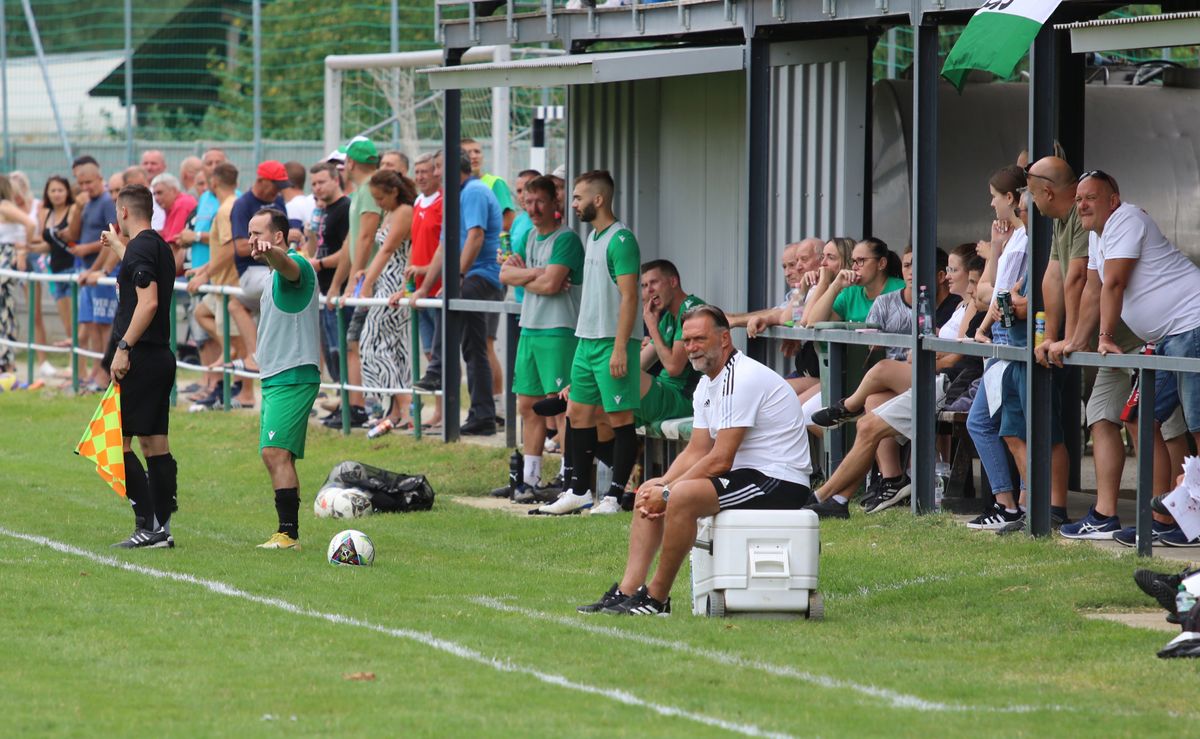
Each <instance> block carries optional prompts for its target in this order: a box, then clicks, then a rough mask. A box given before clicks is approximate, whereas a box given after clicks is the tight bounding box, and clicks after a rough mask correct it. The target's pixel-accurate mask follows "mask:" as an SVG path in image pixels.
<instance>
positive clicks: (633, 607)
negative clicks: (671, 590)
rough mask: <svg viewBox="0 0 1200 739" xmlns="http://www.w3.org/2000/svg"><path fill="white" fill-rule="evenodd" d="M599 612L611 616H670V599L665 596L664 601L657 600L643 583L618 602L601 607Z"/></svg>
mask: <svg viewBox="0 0 1200 739" xmlns="http://www.w3.org/2000/svg"><path fill="white" fill-rule="evenodd" d="M601 613H607V614H610V615H613V616H670V615H671V599H670V598H667V600H666V601H665V602H664V601H661V600H658V599H656V598H654V597H652V596H651V595H650V591H649V590H647V589H646V586H645V585H643V586H642V587H640V588H638V589H637V590H636V591H635V592H634V594H633V595H631V596H629V597H628V598H626V599H625V600H623V601H621V602H620V603H617V604H616V605H612V606H608V607H607V608H603V609H601Z"/></svg>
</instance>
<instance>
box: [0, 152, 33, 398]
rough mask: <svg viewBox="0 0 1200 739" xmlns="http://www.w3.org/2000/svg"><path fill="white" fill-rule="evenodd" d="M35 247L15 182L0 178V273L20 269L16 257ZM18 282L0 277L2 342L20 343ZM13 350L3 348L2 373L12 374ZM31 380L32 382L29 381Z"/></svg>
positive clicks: (0, 353) (0, 354)
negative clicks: (14, 192)
mask: <svg viewBox="0 0 1200 739" xmlns="http://www.w3.org/2000/svg"><path fill="white" fill-rule="evenodd" d="M30 243H33V219H32V218H30V217H29V216H28V215H27V214H26V213H25V211H24V210H22V209H21V208H20V207H18V206H17V204H16V202H14V199H13V186H12V182H11V181H10V180H9V179H8V177H6V176H5V175H0V269H17V254H18V251H20V252H21V253H22V254H23V253H24V251H25V245H26V244H30ZM20 287H21V284H20V283H18V282H17V281H16V280H15V279H12V278H10V277H0V338H3V339H8V340H9V341H16V339H17V290H18V289H19V288H20ZM14 369H16V366H15V365H14V363H13V349H12V347H11V346H8V345H6V344H0V371H2V372H12V371H13V370H14ZM29 379H30V380H32V379H33V378H29Z"/></svg>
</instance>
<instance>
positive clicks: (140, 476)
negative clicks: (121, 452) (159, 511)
mask: <svg viewBox="0 0 1200 739" xmlns="http://www.w3.org/2000/svg"><path fill="white" fill-rule="evenodd" d="M125 495H126V497H128V498H129V503H130V505H132V506H133V517H134V518H135V519H137V527H138V528H139V529H152V528H154V497H153V496H152V495H151V494H150V484H149V483H148V482H147V481H146V470H144V469H142V460H140V459H138V455H136V454H134V453H133V452H132V451H129V452H125Z"/></svg>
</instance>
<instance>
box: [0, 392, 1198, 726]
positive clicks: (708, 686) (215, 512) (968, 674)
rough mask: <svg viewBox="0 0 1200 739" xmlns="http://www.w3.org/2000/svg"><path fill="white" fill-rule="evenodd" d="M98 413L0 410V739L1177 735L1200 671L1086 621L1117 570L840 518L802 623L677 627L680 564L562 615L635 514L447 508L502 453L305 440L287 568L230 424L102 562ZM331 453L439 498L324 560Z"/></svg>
mask: <svg viewBox="0 0 1200 739" xmlns="http://www.w3.org/2000/svg"><path fill="white" fill-rule="evenodd" d="M95 402H96V397H95V396H93V397H91V398H83V399H66V398H43V397H42V396H40V395H38V394H23V393H13V394H7V395H3V396H0V444H2V447H3V450H4V457H3V458H4V469H5V470H6V471H7V472H8V474H7V475H6V478H7V480H8V484H7V485H6V486H5V487H4V491H3V493H0V500H2V505H0V583H2V592H3V607H2V608H0V655H3V658H2V659H0V716H3V718H2V719H0V725H2V726H3V727H4V728H3V730H2V733H3V734H4V735H5V736H26V735H28V736H87V737H92V736H123V735H132V734H134V733H151V732H152V733H153V734H155V735H163V736H232V735H241V736H273V735H285V734H286V735H289V736H291V735H311V736H333V735H344V736H396V735H415V736H468V735H503V736H516V735H532V736H564V735H570V736H575V735H597V736H612V735H645V734H653V735H684V734H686V735H710V734H711V735H723V734H728V733H731V732H740V733H745V734H755V733H761V734H778V735H795V736H812V735H826V736H829V735H833V736H861V735H902V736H918V735H919V736H947V735H966V734H971V735H1017V734H1024V735H1059V736H1066V735H1084V734H1086V735H1104V736H1114V735H1129V736H1133V735H1138V736H1142V735H1174V736H1186V735H1192V734H1191V732H1193V731H1198V732H1200V720H1198V719H1200V708H1198V707H1197V701H1196V687H1195V681H1196V679H1197V672H1198V670H1197V667H1198V665H1197V663H1195V662H1192V661H1188V660H1175V661H1162V660H1159V659H1157V658H1156V657H1155V656H1154V653H1155V651H1157V649H1159V648H1160V647H1161V646H1162V645H1163V644H1164V643H1166V641H1167V640H1168V639H1169V638H1170V634H1167V633H1164V632H1153V631H1149V630H1142V629H1134V628H1130V627H1127V626H1122V625H1118V624H1113V623H1107V622H1099V621H1094V620H1089V619H1086V618H1085V617H1084V616H1083V614H1084V613H1086V612H1088V611H1095V610H1116V611H1120V610H1135V609H1150V608H1151V607H1152V604H1151V603H1150V601H1149V600H1148V599H1147V598H1145V597H1144V596H1143V595H1142V594H1141V593H1140V591H1138V590H1137V589H1136V587H1135V586H1134V585H1133V582H1132V579H1131V577H1130V575H1131V573H1132V571H1133V569H1134V568H1135V567H1136V566H1137V563H1136V561H1135V559H1134V557H1133V556H1132V555H1126V556H1120V557H1114V556H1112V555H1111V554H1109V553H1107V552H1103V551H1100V550H1097V549H1095V548H1092V547H1090V546H1088V545H1086V544H1083V545H1080V544H1067V543H1062V542H1056V541H1030V540H1028V539H1025V538H1022V537H1007V538H1004V539H1001V538H1000V537H996V536H993V535H990V534H983V533H978V532H971V531H968V530H966V529H964V528H962V527H960V526H958V525H956V524H954V522H953V521H951V520H950V519H949V518H945V517H931V518H924V519H921V520H915V519H914V518H913V517H911V516H910V515H909V514H908V513H906V512H904V511H895V512H888V513H886V514H881V515H880V516H879V517H872V518H869V519H868V518H867V517H865V516H862V515H857V514H856V515H855V517H854V518H853V519H852V520H851V521H849V522H841V521H838V522H832V523H828V524H827V525H823V530H822V538H823V545H824V549H823V555H824V556H823V557H822V561H821V567H822V571H821V579H822V585H821V589H822V591H823V592H824V593H825V597H826V620H825V621H824V622H820V623H817V622H808V621H804V620H798V621H764V620H748V619H728V620H710V619H705V618H696V617H693V616H691V615H690V608H689V607H688V594H689V585H688V578H687V571H686V568H685V570H684V573H683V574H682V575H681V578H680V582H679V583H677V584H676V587H675V592H674V595H675V599H676V614H675V615H674V616H672V617H671V618H669V619H623V620H621V619H614V618H611V617H606V616H593V617H584V616H579V615H576V614H575V612H574V606H575V605H577V604H579V603H583V602H587V601H590V600H592V599H594V598H595V597H596V596H597V595H599V594H600V592H602V591H603V590H604V589H605V588H606V587H608V585H609V584H610V583H611V582H612V581H613V580H614V579H615V578H616V576H617V574H618V573H619V571H620V569H621V566H622V563H623V558H624V549H625V541H626V531H627V528H628V517H627V516H614V517H606V518H604V519H596V520H591V519H588V518H586V517H573V518H568V519H543V518H539V517H523V518H522V517H516V516H512V515H508V514H505V513H500V512H489V511H482V510H477V509H473V508H470V507H467V506H463V505H459V504H456V503H454V502H452V501H451V500H450V497H451V496H455V495H478V494H481V493H482V491H485V490H487V489H490V488H491V487H494V486H495V485H497V484H500V483H501V482H502V481H503V479H504V476H505V456H506V455H505V452H504V451H503V450H487V449H481V448H478V447H474V446H468V445H455V446H444V445H442V444H441V443H440V442H436V441H425V442H423V443H417V442H415V441H413V440H412V439H411V438H404V437H396V436H393V437H385V438H383V439H380V440H378V441H374V442H368V441H366V440H365V439H364V438H363V437H361V436H356V437H354V438H352V439H349V440H346V439H343V438H342V437H341V436H339V435H337V434H334V433H332V432H327V431H325V430H321V429H316V428H313V429H312V430H311V432H310V436H309V457H308V458H307V459H305V460H304V461H303V462H301V463H300V468H299V469H300V478H301V484H302V498H303V501H304V502H303V504H302V507H301V536H302V541H303V542H304V543H305V545H306V549H305V550H304V551H303V552H302V553H299V554H297V553H293V552H266V551H261V550H256V549H255V548H254V545H255V544H258V543H260V542H261V541H263V540H265V539H266V537H267V536H268V535H269V534H270V533H271V532H272V530H273V526H274V520H275V514H274V508H273V506H272V495H271V491H270V489H269V488H270V485H269V483H268V481H267V477H266V473H265V471H264V470H263V468H262V466H261V464H260V462H259V461H258V457H257V447H256V443H257V442H256V439H257V425H256V424H257V418H256V417H255V416H254V415H252V414H250V415H247V414H198V415H187V414H178V415H176V416H175V417H174V418H173V419H172V420H173V426H172V446H173V449H174V453H175V456H176V457H177V459H178V460H179V469H180V475H181V479H180V488H179V498H180V512H179V514H178V515H177V517H176V518H175V519H174V521H173V528H174V530H175V535H176V539H177V540H178V542H179V546H178V547H177V548H176V549H174V550H154V551H134V552H124V551H120V550H113V549H110V548H109V545H110V544H111V543H113V542H115V541H118V540H120V539H122V538H123V537H124V536H126V535H127V534H128V533H129V531H130V529H131V516H130V514H129V509H128V506H127V505H126V504H125V502H124V501H122V500H120V499H118V498H116V496H115V495H114V494H113V493H112V492H111V491H109V490H108V489H107V488H106V487H105V486H104V485H103V483H102V482H101V481H100V479H99V478H98V477H97V476H96V475H95V473H94V471H93V470H92V468H91V467H90V465H89V463H87V462H86V461H84V460H82V459H80V458H78V457H75V456H74V455H73V454H72V453H71V451H72V449H73V446H74V444H75V442H76V441H77V440H78V438H79V435H80V433H81V432H82V429H83V426H84V424H85V423H86V422H87V420H88V419H89V418H90V417H91V412H92V410H93V408H94V403H95ZM346 458H353V459H359V460H362V461H365V462H370V463H374V464H379V465H381V466H386V467H389V468H392V469H398V470H404V471H415V472H423V473H425V474H427V475H428V476H429V477H430V479H431V481H432V482H433V484H434V487H435V488H436V490H437V492H438V496H439V498H438V501H437V503H436V505H435V507H434V510H433V511H431V512H428V513H414V514H398V515H389V516H377V517H373V518H367V519H363V520H361V521H358V522H355V523H356V527H357V528H361V529H362V530H364V531H366V532H367V533H368V534H369V535H370V536H371V537H372V539H373V540H374V542H375V545H376V550H377V558H376V564H375V566H374V567H372V568H369V569H368V568H345V567H340V568H339V567H333V566H330V565H328V564H326V563H325V561H324V553H325V545H326V543H327V542H328V541H329V538H330V536H332V535H333V534H334V533H335V532H336V531H338V530H340V529H341V528H345V526H344V525H343V524H344V523H345V522H339V521H333V520H317V519H315V518H313V517H312V516H311V514H310V513H309V511H311V502H312V497H313V494H314V493H315V491H316V489H317V487H318V486H319V484H320V482H321V481H322V480H323V479H324V476H325V473H326V472H327V471H328V469H329V468H330V466H331V465H333V464H334V463H336V462H338V461H340V460H342V459H346ZM52 544H53V545H52ZM1159 564H1160V565H1161V568H1162V569H1163V570H1164V571H1165V570H1170V569H1174V568H1175V566H1174V565H1172V564H1167V563H1159ZM355 673H373V674H374V679H373V680H353V679H349V676H353V675H354V674H355Z"/></svg>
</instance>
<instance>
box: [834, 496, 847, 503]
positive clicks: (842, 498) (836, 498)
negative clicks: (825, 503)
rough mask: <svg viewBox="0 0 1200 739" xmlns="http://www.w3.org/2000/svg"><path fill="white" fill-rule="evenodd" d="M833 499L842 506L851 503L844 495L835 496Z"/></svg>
mask: <svg viewBox="0 0 1200 739" xmlns="http://www.w3.org/2000/svg"><path fill="white" fill-rule="evenodd" d="M833 499H834V500H836V501H837V502H839V503H841V504H842V505H846V504H847V503H849V502H850V499H849V498H847V497H846V496H844V495H835V496H833Z"/></svg>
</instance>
